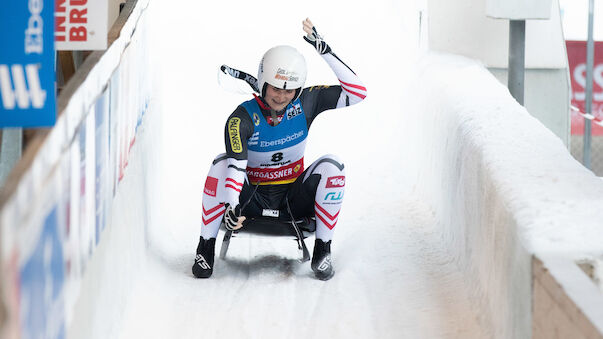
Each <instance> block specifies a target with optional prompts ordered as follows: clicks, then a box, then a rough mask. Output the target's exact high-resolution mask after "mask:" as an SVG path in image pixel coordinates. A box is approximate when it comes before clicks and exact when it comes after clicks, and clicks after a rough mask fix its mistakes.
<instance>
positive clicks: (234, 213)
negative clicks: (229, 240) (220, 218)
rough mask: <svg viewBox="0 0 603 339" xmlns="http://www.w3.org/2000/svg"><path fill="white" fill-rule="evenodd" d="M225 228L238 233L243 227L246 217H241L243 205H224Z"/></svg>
mask: <svg viewBox="0 0 603 339" xmlns="http://www.w3.org/2000/svg"><path fill="white" fill-rule="evenodd" d="M224 207H225V208H226V210H225V211H224V227H226V229H227V230H229V231H236V230H238V229H240V228H241V227H243V221H244V220H245V217H243V216H241V205H239V204H237V205H236V206H234V207H233V206H232V205H231V204H229V203H226V204H224Z"/></svg>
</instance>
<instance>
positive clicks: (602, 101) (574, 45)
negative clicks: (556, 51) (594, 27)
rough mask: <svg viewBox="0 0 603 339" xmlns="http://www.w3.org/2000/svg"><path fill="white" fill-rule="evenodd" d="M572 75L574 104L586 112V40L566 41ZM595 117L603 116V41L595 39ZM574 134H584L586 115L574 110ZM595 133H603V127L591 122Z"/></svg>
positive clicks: (593, 106)
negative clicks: (583, 115)
mask: <svg viewBox="0 0 603 339" xmlns="http://www.w3.org/2000/svg"><path fill="white" fill-rule="evenodd" d="M566 45H567V57H568V61H569V69H570V77H571V79H572V105H573V106H576V107H578V108H579V109H580V112H585V113H588V112H586V104H585V97H586V93H585V92H586V41H569V40H568V41H566ZM591 113H592V114H593V115H594V116H595V117H598V118H603V41H595V63H594V71H593V105H592V112H591ZM571 118H572V135H584V117H582V116H581V115H580V114H578V112H575V111H572V116H571ZM591 126H592V134H593V135H603V127H602V126H599V125H597V124H591Z"/></svg>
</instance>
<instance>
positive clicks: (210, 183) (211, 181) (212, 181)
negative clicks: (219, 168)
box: [203, 176, 218, 197]
mask: <svg viewBox="0 0 603 339" xmlns="http://www.w3.org/2000/svg"><path fill="white" fill-rule="evenodd" d="M217 189H218V178H214V177H209V176H208V177H207V179H206V180H205V188H204V189H203V192H204V193H205V194H207V195H209V196H212V197H215V196H216V191H217Z"/></svg>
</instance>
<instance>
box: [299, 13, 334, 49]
mask: <svg viewBox="0 0 603 339" xmlns="http://www.w3.org/2000/svg"><path fill="white" fill-rule="evenodd" d="M302 23H303V25H304V32H306V34H307V35H306V36H304V40H306V41H307V42H308V43H309V44H311V45H312V46H314V48H316V51H317V52H318V53H319V54H327V53H331V47H329V45H327V43H326V42H325V41H324V40H323V39H322V36H320V34H318V32H317V31H316V28H315V27H314V24H312V21H310V19H309V18H306V20H304V21H303V22H302Z"/></svg>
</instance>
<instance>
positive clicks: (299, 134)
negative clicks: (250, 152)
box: [260, 131, 304, 147]
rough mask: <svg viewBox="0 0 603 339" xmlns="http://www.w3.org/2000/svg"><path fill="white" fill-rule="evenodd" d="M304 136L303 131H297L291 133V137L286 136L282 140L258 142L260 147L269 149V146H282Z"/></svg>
mask: <svg viewBox="0 0 603 339" xmlns="http://www.w3.org/2000/svg"><path fill="white" fill-rule="evenodd" d="M303 136H304V131H299V132H297V133H293V134H291V135H288V136H286V137H284V138H280V139H276V140H271V141H261V142H260V147H270V146H277V145H283V144H286V143H288V142H291V141H293V140H295V139H299V138H301V137H303Z"/></svg>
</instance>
